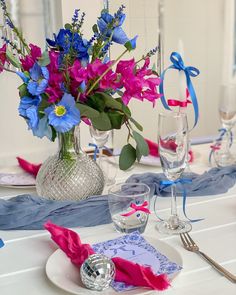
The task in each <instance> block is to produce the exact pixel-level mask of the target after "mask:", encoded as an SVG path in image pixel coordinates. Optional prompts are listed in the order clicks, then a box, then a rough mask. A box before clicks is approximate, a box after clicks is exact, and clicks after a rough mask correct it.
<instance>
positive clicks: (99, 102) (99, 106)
mask: <svg viewBox="0 0 236 295" xmlns="http://www.w3.org/2000/svg"><path fill="white" fill-rule="evenodd" d="M87 103H88V105H89V106H90V107H92V108H94V109H96V110H98V111H99V112H103V111H104V109H105V102H104V100H103V99H101V95H100V94H99V93H95V94H94V95H92V96H90V97H89V98H88V100H87Z"/></svg>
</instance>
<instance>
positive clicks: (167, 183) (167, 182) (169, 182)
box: [158, 178, 203, 222]
mask: <svg viewBox="0 0 236 295" xmlns="http://www.w3.org/2000/svg"><path fill="white" fill-rule="evenodd" d="M191 182H192V179H190V178H181V179H177V180H174V181H173V180H161V181H160V187H161V190H164V189H165V188H167V187H169V186H171V185H173V184H178V183H180V184H181V185H182V190H183V213H184V216H185V217H186V218H187V219H188V220H189V221H191V222H197V221H201V220H203V219H202V218H200V219H189V218H188V217H187V214H186V201H187V192H186V189H185V187H184V184H185V183H191ZM158 218H159V217H158Z"/></svg>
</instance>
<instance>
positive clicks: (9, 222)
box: [0, 166, 236, 230]
mask: <svg viewBox="0 0 236 295" xmlns="http://www.w3.org/2000/svg"><path fill="white" fill-rule="evenodd" d="M183 177H185V178H191V179H192V183H190V184H184V186H185V188H186V191H187V196H208V195H217V194H222V193H225V192H227V191H228V189H229V188H231V187H232V186H234V185H235V183H236V166H230V167H224V168H212V169H211V170H209V171H208V172H205V173H203V174H202V175H198V174H196V173H185V174H184V176H183ZM164 179H166V178H165V176H164V174H162V173H144V174H137V175H133V176H131V177H130V178H129V179H128V180H127V182H131V183H134V182H135V183H136V182H142V183H146V184H147V185H148V186H150V188H151V195H152V194H157V195H161V196H167V195H169V193H170V187H168V188H165V189H164V191H163V190H162V187H161V186H160V181H161V180H164ZM177 190H178V193H179V195H182V188H181V186H178V185H177ZM108 198H109V196H93V197H90V198H88V199H87V200H83V201H80V202H73V201H52V200H47V199H44V198H40V197H37V196H32V195H20V196H17V197H14V198H11V199H9V200H4V199H0V230H21V229H43V224H44V223H45V222H46V221H48V220H51V221H52V222H53V223H56V224H58V225H60V226H65V227H76V226H95V225H99V224H106V223H111V216H110V212H109V206H108Z"/></svg>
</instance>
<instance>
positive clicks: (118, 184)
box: [108, 182, 151, 197]
mask: <svg viewBox="0 0 236 295" xmlns="http://www.w3.org/2000/svg"><path fill="white" fill-rule="evenodd" d="M122 185H130V186H132V185H133V186H134V185H135V186H143V187H145V188H146V189H147V191H146V192H143V193H139V194H138V195H139V197H142V196H145V195H146V194H149V195H150V191H151V189H150V187H149V186H148V185H147V184H145V183H142V182H139V183H135V182H127V183H126V182H118V183H116V184H114V185H112V186H111V187H110V188H109V190H108V194H111V195H114V196H117V197H121V195H120V194H117V193H116V192H112V189H114V188H115V187H119V186H120V187H121V186H122ZM116 191H117V190H116ZM129 196H130V197H133V195H131V194H127V195H126V197H129Z"/></svg>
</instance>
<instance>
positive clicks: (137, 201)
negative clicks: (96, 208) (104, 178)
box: [108, 183, 150, 233]
mask: <svg viewBox="0 0 236 295" xmlns="http://www.w3.org/2000/svg"><path fill="white" fill-rule="evenodd" d="M149 198H150V188H149V187H148V186H147V185H146V184H143V183H120V184H116V185H114V186H112V187H111V188H110V190H109V196H108V204H109V209H110V213H111V218H112V221H113V224H114V227H115V229H116V230H117V231H118V232H120V233H131V232H133V231H139V232H140V233H143V232H144V230H145V228H146V225H147V222H148V216H149V214H150V211H149Z"/></svg>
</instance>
